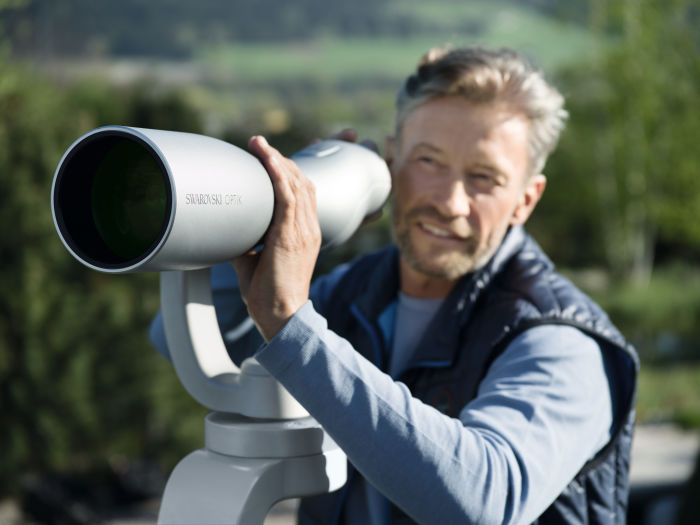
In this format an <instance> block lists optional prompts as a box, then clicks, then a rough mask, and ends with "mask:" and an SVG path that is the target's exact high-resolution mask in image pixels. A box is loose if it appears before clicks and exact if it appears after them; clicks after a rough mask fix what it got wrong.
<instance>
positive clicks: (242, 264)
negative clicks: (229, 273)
mask: <svg viewBox="0 0 700 525" xmlns="http://www.w3.org/2000/svg"><path fill="white" fill-rule="evenodd" d="M259 259H260V254H259V253H255V252H248V253H244V254H243V255H240V256H238V257H236V258H235V259H233V260H231V264H232V265H233V268H234V269H235V270H236V274H238V286H239V289H240V291H241V298H242V299H243V302H244V303H247V302H248V289H249V288H250V281H251V279H252V278H253V273H255V268H256V267H257V265H258V260H259Z"/></svg>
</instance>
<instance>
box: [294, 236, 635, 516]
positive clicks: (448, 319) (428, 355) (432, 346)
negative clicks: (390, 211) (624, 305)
mask: <svg viewBox="0 0 700 525" xmlns="http://www.w3.org/2000/svg"><path fill="white" fill-rule="evenodd" d="M397 269H398V253H397V251H396V249H395V248H394V247H391V248H387V249H384V250H382V251H380V252H377V253H374V254H371V255H368V256H365V257H363V258H361V259H359V260H358V261H356V262H355V263H353V266H352V268H351V269H350V270H349V271H348V273H347V274H346V275H345V276H344V277H343V278H342V279H341V281H340V282H339V284H338V285H337V287H336V289H335V290H334V293H333V297H332V301H329V302H328V303H327V304H324V305H320V308H319V305H316V307H317V309H319V311H320V313H321V314H322V315H324V317H326V319H327V320H328V323H329V327H330V328H331V329H332V330H333V331H335V332H336V333H338V334H339V335H341V336H343V337H344V338H346V339H348V340H349V341H350V342H351V343H352V344H353V346H354V348H355V349H356V350H357V351H359V352H361V353H362V354H363V355H364V356H365V357H367V358H368V359H370V360H371V361H373V362H374V363H375V364H376V365H377V366H379V367H380V368H384V364H385V363H386V362H387V359H386V351H387V350H386V348H384V344H383V338H382V336H381V331H380V328H379V326H378V325H377V318H378V317H379V314H380V313H381V312H382V311H383V310H384V309H385V308H386V306H387V305H389V304H390V303H391V302H392V301H394V299H395V297H396V291H397V288H398V270H397ZM541 324H566V325H571V326H575V327H576V328H578V329H580V330H582V331H583V332H585V333H587V334H589V335H591V336H592V337H594V338H595V339H596V340H597V341H598V342H599V344H600V345H601V347H602V348H603V351H605V352H608V357H609V358H610V359H609V361H610V362H612V363H613V371H612V373H613V375H614V381H613V385H614V387H615V388H614V392H613V395H614V396H615V403H614V406H615V408H616V410H615V415H614V417H615V425H614V435H613V437H612V438H611V440H610V441H609V442H608V444H607V445H606V446H605V447H604V448H603V449H602V450H601V451H600V452H599V453H598V454H597V456H596V457H595V458H593V459H592V460H591V461H590V462H589V463H587V464H586V465H585V466H584V467H583V469H582V470H581V471H580V472H579V473H578V474H577V476H576V477H575V478H574V479H573V480H572V481H571V483H570V484H569V485H568V486H567V487H566V489H565V490H564V492H562V493H561V495H560V496H559V497H558V498H557V499H556V500H555V501H554V503H553V504H552V505H551V506H550V507H549V508H548V509H547V510H546V511H545V512H544V513H543V514H542V515H541V516H540V517H539V518H538V520H537V521H536V523H538V524H550V523H567V524H579V523H580V524H617V525H622V524H624V523H625V522H626V509H627V497H628V492H629V488H628V470H629V461H630V448H631V442H632V432H633V424H634V409H633V406H634V399H635V394H636V375H637V370H638V359H637V356H636V353H635V351H634V349H633V348H632V347H631V346H630V345H629V344H627V343H626V342H625V340H624V338H623V337H622V335H621V334H620V333H619V332H618V331H617V329H616V328H615V327H614V326H613V325H612V324H611V322H610V321H609V319H608V317H607V315H606V314H605V313H604V312H603V311H602V310H601V309H600V308H599V307H598V306H597V305H596V304H595V303H593V301H591V300H590V299H589V298H588V297H587V296H586V295H584V294H583V293H582V292H581V291H579V290H578V289H577V288H576V287H575V286H574V285H573V284H571V283H570V282H569V281H568V280H566V279H565V278H564V277H562V276H561V275H559V274H557V273H556V272H555V271H554V268H553V265H552V263H551V262H550V261H549V259H548V258H547V256H546V255H545V254H544V253H543V252H542V250H541V249H540V248H539V246H538V245H537V243H536V242H535V241H534V240H533V239H532V238H531V237H530V236H528V235H527V234H525V232H524V230H523V229H522V228H520V227H515V228H512V229H511V231H510V232H509V233H508V235H507V236H506V238H505V240H504V242H503V244H502V245H501V247H500V249H499V250H498V252H497V253H496V254H495V255H494V257H493V258H492V260H491V261H490V262H489V264H488V265H487V266H486V267H484V268H483V269H481V270H479V271H477V272H475V273H473V274H471V275H469V276H466V277H465V278H464V279H463V280H462V281H461V282H460V283H459V284H458V285H457V286H455V288H454V289H453V291H452V292H451V294H450V295H449V296H448V298H447V299H446V300H445V302H444V304H443V305H442V307H441V310H440V312H439V313H438V315H437V316H436V318H435V320H434V321H433V322H432V324H431V325H430V326H429V327H428V329H427V331H426V334H425V336H424V338H423V340H422V342H421V343H420V345H419V347H418V349H417V351H416V353H415V355H414V357H413V360H412V363H413V366H412V367H410V368H409V369H408V370H407V371H406V372H405V373H404V374H403V375H402V377H401V378H400V380H401V381H402V382H404V383H405V384H406V385H407V386H408V387H409V388H410V389H411V392H412V393H413V395H414V396H415V397H417V398H419V399H421V400H422V401H424V402H426V403H429V404H431V405H433V406H435V407H437V408H438V409H440V410H442V411H443V412H444V413H446V414H447V415H450V416H453V417H456V416H457V415H458V414H459V412H460V410H461V408H462V407H463V406H464V405H466V404H467V403H468V402H469V401H470V400H471V399H472V398H473V397H474V396H475V395H476V392H477V389H478V386H479V383H480V382H481V380H482V378H483V377H484V375H485V373H486V371H487V370H488V367H489V365H490V364H491V362H493V360H494V359H495V358H496V357H497V356H498V355H499V354H500V353H501V352H502V351H503V350H504V349H505V347H506V346H507V345H508V343H509V342H510V341H511V340H513V339H514V338H515V337H516V336H517V335H518V334H520V333H522V332H523V331H524V330H526V329H528V328H530V327H533V326H537V325H541ZM466 349H469V351H466ZM553 468H556V466H553ZM349 471H350V475H349V480H348V484H350V483H354V482H355V483H356V482H358V481H359V479H358V478H360V474H359V473H357V472H354V471H353V469H352V467H351V465H349ZM344 495H345V490H343V489H341V490H339V491H336V492H334V493H332V494H326V495H322V496H318V497H314V498H308V499H306V500H304V501H302V503H301V506H300V509H299V523H300V525H305V524H315V523H339V519H340V516H341V515H342V514H341V509H342V505H343V501H344ZM391 523H392V524H402V523H413V521H412V520H410V518H409V517H408V516H406V515H405V514H404V513H403V512H402V511H401V510H400V509H399V508H397V507H395V506H392V513H391Z"/></svg>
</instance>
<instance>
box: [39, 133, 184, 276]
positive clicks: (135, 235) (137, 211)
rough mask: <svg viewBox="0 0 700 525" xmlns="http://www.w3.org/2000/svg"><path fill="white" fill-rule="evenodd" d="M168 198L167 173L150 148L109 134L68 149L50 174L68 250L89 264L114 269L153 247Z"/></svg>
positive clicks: (162, 228)
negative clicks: (56, 167) (52, 178)
mask: <svg viewBox="0 0 700 525" xmlns="http://www.w3.org/2000/svg"><path fill="white" fill-rule="evenodd" d="M172 198H173V197H172V190H171V187H170V183H169V179H168V174H167V170H166V168H165V166H164V165H163V162H162V161H161V159H160V158H159V157H158V155H157V154H156V153H155V152H154V151H153V149H152V147H151V146H150V145H149V144H147V143H146V142H145V141H143V140H142V139H140V138H139V137H137V136H135V135H133V134H130V133H127V132H123V131H119V130H114V129H112V130H106V131H103V132H100V133H96V134H93V135H89V136H87V137H85V138H84V139H83V140H82V141H81V142H79V143H77V144H75V145H74V146H73V147H72V148H71V149H70V151H69V152H68V154H67V155H66V157H65V158H64V159H63V161H62V162H61V165H60V167H59V170H58V173H57V174H56V180H55V187H54V202H53V205H54V213H55V217H56V223H57V226H58V229H59V231H60V232H61V235H62V237H63V239H64V241H65V242H66V244H67V245H68V246H69V247H70V248H71V250H72V251H73V252H74V253H75V254H76V255H77V256H78V257H80V258H81V259H83V260H85V262H87V263H89V264H92V265H94V266H96V267H100V268H105V269H114V270H116V269H119V268H126V267H129V266H132V265H134V264H137V263H138V262H139V261H141V260H143V259H144V258H146V257H147V256H148V255H149V254H150V253H151V252H152V251H153V250H154V249H155V248H156V246H157V245H158V243H159V241H160V240H161V238H162V237H163V235H164V234H165V232H166V229H167V227H168V223H169V215H170V209H171V204H172Z"/></svg>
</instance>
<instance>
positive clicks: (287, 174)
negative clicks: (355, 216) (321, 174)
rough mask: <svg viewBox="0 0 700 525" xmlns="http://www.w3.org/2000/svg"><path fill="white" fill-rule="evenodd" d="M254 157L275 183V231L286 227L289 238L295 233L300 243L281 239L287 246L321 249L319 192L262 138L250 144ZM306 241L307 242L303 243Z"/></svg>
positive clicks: (291, 162)
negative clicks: (306, 245) (318, 215)
mask: <svg viewBox="0 0 700 525" xmlns="http://www.w3.org/2000/svg"><path fill="white" fill-rule="evenodd" d="M248 146H249V149H250V151H251V153H253V154H254V155H256V156H257V157H258V159H259V160H260V161H261V162H262V163H263V165H264V166H265V169H266V170H267V172H268V175H269V176H270V180H271V181H272V186H273V191H274V195H275V211H274V216H273V224H272V226H271V229H274V230H276V231H277V230H279V229H280V228H283V227H286V233H287V235H290V234H292V232H294V233H295V235H294V237H297V238H296V239H294V238H291V237H288V236H284V235H282V236H280V237H279V240H280V241H281V242H282V243H283V244H284V243H286V242H292V243H294V242H302V243H304V241H305V242H310V243H312V244H314V243H316V241H317V240H318V244H319V245H320V229H319V226H318V217H317V216H316V189H315V187H314V185H313V183H312V182H311V181H310V180H309V179H307V178H306V176H304V174H303V173H302V172H301V170H300V169H299V167H298V166H297V165H296V163H294V161H292V160H290V159H288V158H286V157H284V156H283V155H282V154H281V153H280V152H279V151H277V150H276V149H275V148H273V147H272V146H270V145H269V144H268V142H267V140H266V139H265V138H264V137H261V136H255V137H251V139H250V141H249V143H248ZM299 237H302V238H303V239H299Z"/></svg>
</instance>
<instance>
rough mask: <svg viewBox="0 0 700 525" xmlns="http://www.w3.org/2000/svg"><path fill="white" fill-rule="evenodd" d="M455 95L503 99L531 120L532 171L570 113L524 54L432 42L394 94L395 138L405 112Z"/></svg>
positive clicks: (480, 101) (537, 168)
mask: <svg viewBox="0 0 700 525" xmlns="http://www.w3.org/2000/svg"><path fill="white" fill-rule="evenodd" d="M450 95H459V96H463V97H465V98H466V99H467V100H469V101H471V102H474V103H476V104H483V103H494V102H503V103H505V104H507V105H509V107H510V108H511V109H512V110H514V111H517V112H519V113H521V114H523V115H524V116H525V117H526V118H527V120H528V121H529V123H530V133H529V152H530V164H531V168H532V173H539V172H540V171H541V170H542V168H544V164H545V162H546V160H547V157H548V156H549V154H550V153H551V152H552V151H553V150H554V148H555V147H556V145H557V142H558V140H559V135H560V133H561V131H562V130H563V129H564V124H565V121H566V119H567V117H568V113H567V112H566V110H565V109H564V97H563V96H562V95H561V93H559V91H557V89H556V88H554V86H552V85H551V84H549V83H548V82H547V81H546V80H545V78H544V75H543V73H542V72H541V71H540V70H538V69H536V68H535V67H533V66H532V64H531V63H530V62H529V61H528V60H527V59H526V58H525V57H523V56H522V55H520V54H518V53H516V52H515V51H512V50H508V49H501V50H493V51H492V50H485V49H480V48H458V49H449V48H447V47H436V48H433V49H431V50H429V51H428V52H427V53H426V54H425V55H424V56H423V57H422V58H421V60H420V62H419V63H418V68H417V69H416V72H415V73H414V74H412V75H411V76H409V77H408V78H407V79H406V82H405V83H404V85H403V87H402V88H401V90H400V91H399V93H398V96H397V99H396V109H397V115H396V137H397V139H399V140H400V137H401V130H402V129H403V125H404V123H405V121H406V118H407V116H408V115H409V114H410V113H411V112H412V111H413V110H414V109H416V108H417V107H418V106H420V105H422V104H425V103H426V102H428V101H430V100H433V99H436V98H440V97H444V96H450Z"/></svg>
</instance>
